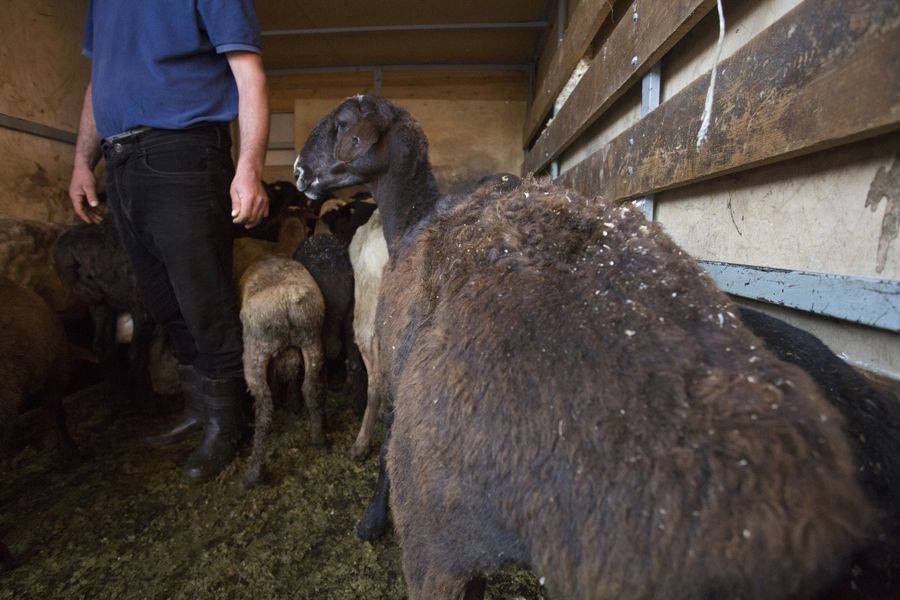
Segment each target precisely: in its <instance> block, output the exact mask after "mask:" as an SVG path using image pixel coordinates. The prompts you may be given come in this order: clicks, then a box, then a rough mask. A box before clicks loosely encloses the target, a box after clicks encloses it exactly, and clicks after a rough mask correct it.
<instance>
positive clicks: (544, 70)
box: [523, 0, 612, 146]
mask: <svg viewBox="0 0 900 600" xmlns="http://www.w3.org/2000/svg"><path fill="white" fill-rule="evenodd" d="M611 10H612V3H611V2H607V1H606V0H592V1H591V2H580V3H579V4H578V6H577V7H575V10H574V12H573V13H572V16H571V17H570V18H569V26H568V28H567V29H566V33H565V38H564V40H563V43H562V45H561V46H560V47H559V48H557V49H556V52H554V53H553V54H552V55H551V58H550V60H549V62H545V61H543V60H542V61H541V63H540V64H538V68H537V78H536V81H537V84H536V85H535V88H534V100H533V102H532V104H531V109H530V110H529V111H528V116H527V117H526V118H525V131H524V134H523V136H524V140H523V146H528V145H529V143H530V142H531V140H532V139H534V136H535V135H536V134H537V132H538V129H539V128H540V126H541V124H542V123H543V122H544V119H545V118H546V116H547V115H548V114H549V113H550V109H551V108H552V107H553V103H554V102H555V101H556V97H557V96H558V95H559V92H560V91H561V90H562V89H563V87H564V86H565V85H566V82H567V81H568V80H569V77H570V76H571V74H572V71H573V70H574V69H575V65H577V64H578V61H579V60H581V58H582V57H583V56H584V55H585V53H586V52H587V50H588V48H589V47H590V45H591V43H592V42H593V40H594V36H595V35H596V34H597V31H598V30H599V29H600V26H601V25H602V24H603V21H604V20H605V19H606V17H607V16H609V13H610V11H611Z"/></svg>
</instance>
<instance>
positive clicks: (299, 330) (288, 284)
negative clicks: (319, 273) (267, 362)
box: [240, 256, 325, 340]
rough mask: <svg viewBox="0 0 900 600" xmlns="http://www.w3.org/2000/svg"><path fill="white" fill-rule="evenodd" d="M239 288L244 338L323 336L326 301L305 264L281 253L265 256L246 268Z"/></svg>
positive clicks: (297, 338) (304, 338)
mask: <svg viewBox="0 0 900 600" xmlns="http://www.w3.org/2000/svg"><path fill="white" fill-rule="evenodd" d="M240 287H241V322H242V323H243V326H244V337H245V338H246V337H247V336H248V335H249V336H254V337H258V338H259V339H265V337H267V336H277V337H278V338H279V339H287V340H299V339H303V340H306V339H307V338H308V337H309V336H312V335H320V332H321V328H322V321H323V318H324V314H325V301H324V299H323V298H322V292H321V291H319V288H318V286H317V285H316V282H315V280H314V279H313V277H312V275H310V274H309V272H308V271H307V270H306V269H305V268H304V267H303V265H301V264H299V263H297V262H295V261H293V260H291V259H289V258H285V257H280V256H273V257H268V258H263V259H261V260H259V261H257V262H255V263H253V264H252V265H251V266H250V267H248V268H247V270H246V272H245V273H244V275H243V277H241V282H240ZM298 324H303V326H302V327H301V326H298Z"/></svg>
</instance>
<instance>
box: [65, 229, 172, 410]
mask: <svg viewBox="0 0 900 600" xmlns="http://www.w3.org/2000/svg"><path fill="white" fill-rule="evenodd" d="M53 265H54V267H55V268H56V271H57V273H58V274H59V277H60V278H61V279H62V280H63V281H64V282H65V283H66V284H67V285H68V286H69V288H70V289H71V290H72V292H73V293H74V294H75V296H76V297H77V298H78V300H79V301H80V302H81V303H82V304H84V305H85V306H86V307H87V308H88V311H89V313H90V315H91V320H92V322H93V324H94V342H93V349H94V351H95V352H96V353H97V355H98V357H99V358H100V362H101V364H102V365H103V368H104V371H105V373H106V376H107V378H108V380H109V381H110V383H111V384H112V387H113V390H114V392H115V397H116V398H117V400H119V401H120V402H122V403H123V404H127V403H128V401H130V399H131V398H132V397H133V396H134V392H135V391H137V393H138V397H139V401H138V405H139V406H141V407H143V408H150V407H152V406H153V403H152V401H151V399H150V395H151V394H152V385H151V382H150V375H149V371H148V362H149V351H150V343H151V340H152V337H153V329H154V326H155V325H154V323H153V319H152V318H151V317H150V314H149V313H148V312H147V310H146V309H145V308H144V306H143V305H142V304H141V302H140V301H139V299H138V295H137V288H136V284H135V281H134V274H133V271H132V269H131V264H130V263H129V262H128V256H127V255H126V254H125V249H124V248H123V246H122V242H121V240H120V238H119V233H118V231H117V230H116V226H115V223H114V221H113V219H111V218H106V219H104V220H103V221H102V222H101V223H100V224H99V225H92V224H86V223H80V224H78V225H73V226H72V227H70V228H68V229H67V230H65V231H64V232H62V234H60V236H59V238H58V239H57V240H56V243H55V244H54V245H53ZM123 313H127V315H129V316H130V319H131V320H130V323H131V325H132V327H131V331H130V334H127V333H126V334H125V335H124V336H123V335H122V333H123V332H122V328H121V326H120V325H122V324H125V325H127V319H126V322H125V323H122V321H120V319H119V317H120V316H121V315H123ZM119 343H128V351H127V361H126V366H125V368H124V371H125V375H124V376H122V374H121V373H122V371H123V368H122V367H123V366H122V364H121V356H120V354H119V347H118V344H119Z"/></svg>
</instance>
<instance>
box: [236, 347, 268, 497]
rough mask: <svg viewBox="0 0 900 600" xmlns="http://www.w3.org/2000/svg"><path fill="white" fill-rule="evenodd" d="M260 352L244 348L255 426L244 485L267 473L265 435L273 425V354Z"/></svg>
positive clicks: (258, 479)
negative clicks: (269, 375)
mask: <svg viewBox="0 0 900 600" xmlns="http://www.w3.org/2000/svg"><path fill="white" fill-rule="evenodd" d="M258 350H260V351H248V349H247V348H245V351H244V378H245V379H246V381H247V387H249V388H250V394H251V395H252V396H253V406H254V414H255V417H254V428H253V450H252V452H251V454H250V464H249V466H248V467H247V470H246V472H245V473H244V477H243V480H242V483H243V485H244V487H245V488H251V487H253V486H255V485H257V484H259V483H260V482H261V481H262V479H263V475H264V467H265V466H264V464H263V462H264V460H265V454H266V435H267V434H268V431H269V427H270V426H271V424H272V390H271V389H270V388H269V382H268V377H267V375H268V363H269V357H270V354H269V353H267V352H262V351H261V349H258Z"/></svg>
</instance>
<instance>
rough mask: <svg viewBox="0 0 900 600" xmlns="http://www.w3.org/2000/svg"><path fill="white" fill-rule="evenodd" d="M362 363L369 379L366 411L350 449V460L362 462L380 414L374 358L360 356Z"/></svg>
mask: <svg viewBox="0 0 900 600" xmlns="http://www.w3.org/2000/svg"><path fill="white" fill-rule="evenodd" d="M362 359H363V362H364V363H365V366H366V371H367V372H368V374H369V379H368V382H367V388H368V391H367V394H366V395H367V398H366V410H365V414H364V415H363V422H362V425H361V426H360V428H359V433H358V434H357V435H356V441H354V442H353V446H352V447H351V448H350V458H352V459H353V460H362V459H363V458H365V457H366V455H367V454H368V453H369V445H370V444H371V442H372V432H373V431H374V429H375V421H376V420H377V419H378V413H379V412H381V395H380V394H379V393H378V390H379V385H378V376H377V371H376V370H375V369H376V368H377V366H378V365H377V364H375V363H376V361H375V359H374V357H370V359H369V360H366V355H363V356H362Z"/></svg>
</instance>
